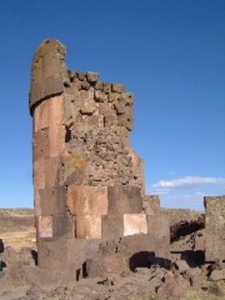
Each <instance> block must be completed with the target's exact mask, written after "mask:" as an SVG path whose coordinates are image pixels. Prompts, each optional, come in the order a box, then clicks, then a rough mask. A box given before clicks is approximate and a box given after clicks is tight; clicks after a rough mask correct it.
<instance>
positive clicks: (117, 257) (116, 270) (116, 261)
mask: <svg viewBox="0 0 225 300" xmlns="http://www.w3.org/2000/svg"><path fill="white" fill-rule="evenodd" d="M128 271H129V267H128V260H127V258H126V257H124V256H123V255H121V254H113V255H107V256H96V257H94V258H92V259H89V260H88V262H87V273H88V276H89V277H104V276H107V275H110V274H120V273H122V272H128Z"/></svg>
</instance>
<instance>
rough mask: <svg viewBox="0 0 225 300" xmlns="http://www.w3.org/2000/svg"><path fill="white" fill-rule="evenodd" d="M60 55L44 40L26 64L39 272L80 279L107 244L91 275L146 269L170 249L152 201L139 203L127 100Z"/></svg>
mask: <svg viewBox="0 0 225 300" xmlns="http://www.w3.org/2000/svg"><path fill="white" fill-rule="evenodd" d="M65 54H66V48H65V47H64V46H63V45H62V44H61V43H60V42H59V41H54V40H48V41H45V42H44V43H43V44H42V45H41V46H40V47H39V49H38V50H37V52H36V54H35V57H34V59H33V65H32V81H31V91H30V111H31V114H32V116H33V118H34V130H33V147H34V149H33V160H34V164H33V169H34V194H35V214H36V217H37V232H38V240H37V244H38V255H39V256H38V259H39V266H40V267H41V268H45V269H47V270H52V271H53V270H54V271H55V270H56V271H57V272H58V271H59V270H60V271H61V270H62V272H63V273H62V274H65V278H69V277H70V276H71V277H72V278H73V279H74V276H76V277H80V273H82V270H83V271H84V270H85V267H84V265H85V261H86V260H87V259H89V258H93V257H95V256H96V254H97V250H98V245H99V244H102V243H103V241H107V242H106V245H105V246H102V247H101V249H103V248H104V251H102V250H100V252H99V253H100V254H101V255H102V257H101V258H99V257H98V258H94V259H93V260H92V261H91V267H90V270H91V271H90V274H92V275H93V276H96V275H97V272H100V273H101V274H100V273H99V274H100V275H101V276H102V275H103V274H110V273H111V272H112V273H113V272H126V271H127V268H130V269H131V266H132V268H133V266H136V267H139V265H138V264H139V263H140V264H141V265H143V263H144V264H146V261H145V258H146V257H147V256H148V255H149V253H150V251H153V252H155V254H157V255H164V254H165V255H167V254H168V249H169V247H168V245H169V244H168V243H169V232H168V231H167V229H168V230H169V226H168V228H166V222H167V221H166V220H165V218H164V215H162V217H160V214H161V213H162V212H161V210H160V208H159V199H158V198H157V197H156V196H146V198H145V201H143V199H144V168H143V160H142V159H141V158H140V157H139V156H138V155H137V154H136V152H135V151H134V150H133V149H132V148H131V146H130V131H131V130H132V129H133V111H132V109H133V102H134V97H133V94H131V93H126V92H125V87H124V85H122V84H115V83H102V82H100V81H99V74H98V73H94V72H75V71H71V70H69V69H68V68H67V66H66V64H65ZM150 198H151V199H150ZM150 202H151V203H150ZM146 203H147V204H146ZM129 238H130V239H129ZM162 249H163V250H162ZM142 252H144V254H143V253H142ZM115 253H118V254H115ZM140 253H141V254H140ZM142 254H143V255H142ZM109 255H111V256H110V257H109ZM139 255H141V256H140V257H139ZM146 255H147V256H146ZM137 256H138V257H137ZM96 267H98V268H99V269H96ZM75 274H76V275H75ZM63 276H64V275H63ZM81 276H82V275H81ZM76 279H77V278H76Z"/></svg>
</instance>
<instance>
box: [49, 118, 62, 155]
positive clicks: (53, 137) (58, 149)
mask: <svg viewBox="0 0 225 300" xmlns="http://www.w3.org/2000/svg"><path fill="white" fill-rule="evenodd" d="M65 136H66V129H65V126H63V125H57V124H55V125H53V126H50V127H49V133H48V139H49V156H51V157H53V156H59V155H60V154H61V153H63V152H66V145H65Z"/></svg>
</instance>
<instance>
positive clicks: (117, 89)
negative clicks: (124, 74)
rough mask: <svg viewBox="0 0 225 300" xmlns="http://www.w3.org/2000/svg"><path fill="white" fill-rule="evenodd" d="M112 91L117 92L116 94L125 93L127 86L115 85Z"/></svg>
mask: <svg viewBox="0 0 225 300" xmlns="http://www.w3.org/2000/svg"><path fill="white" fill-rule="evenodd" d="M112 91H113V92H116V93H124V92H125V86H124V85H123V84H119V83H113V84H112Z"/></svg>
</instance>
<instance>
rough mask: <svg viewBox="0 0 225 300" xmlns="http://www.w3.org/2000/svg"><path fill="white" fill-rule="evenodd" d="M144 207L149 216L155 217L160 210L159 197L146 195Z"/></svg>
mask: <svg viewBox="0 0 225 300" xmlns="http://www.w3.org/2000/svg"><path fill="white" fill-rule="evenodd" d="M143 206H144V208H145V212H146V214H147V215H155V214H157V213H159V210H160V199H159V196H158V195H146V196H145V197H144V203H143Z"/></svg>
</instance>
